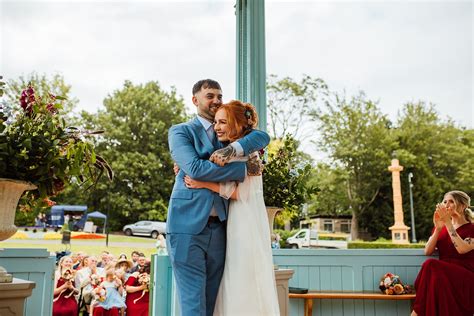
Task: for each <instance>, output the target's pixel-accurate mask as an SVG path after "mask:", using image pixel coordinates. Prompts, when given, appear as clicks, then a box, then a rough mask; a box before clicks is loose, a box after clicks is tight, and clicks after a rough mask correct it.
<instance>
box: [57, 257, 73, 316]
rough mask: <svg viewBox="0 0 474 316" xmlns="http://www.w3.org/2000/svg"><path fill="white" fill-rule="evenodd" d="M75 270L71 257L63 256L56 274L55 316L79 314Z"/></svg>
mask: <svg viewBox="0 0 474 316" xmlns="http://www.w3.org/2000/svg"><path fill="white" fill-rule="evenodd" d="M73 271H74V269H73V268H72V259H71V257H68V256H65V257H62V258H61V259H60V260H59V267H58V270H57V271H56V273H55V275H54V284H55V288H54V299H53V316H74V315H77V301H76V297H75V296H74V295H75V294H77V293H78V290H77V289H76V288H75V287H74V274H73V273H74V272H73Z"/></svg>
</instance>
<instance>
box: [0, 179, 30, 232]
mask: <svg viewBox="0 0 474 316" xmlns="http://www.w3.org/2000/svg"><path fill="white" fill-rule="evenodd" d="M34 189H36V186H35V185H33V184H31V183H29V182H26V181H19V180H12V179H5V178H0V241H2V240H5V239H8V238H10V237H11V236H13V235H14V234H15V233H16V231H17V227H16V226H15V225H14V222H15V212H16V207H17V206H18V201H19V200H20V197H21V196H22V194H23V192H25V191H27V190H34Z"/></svg>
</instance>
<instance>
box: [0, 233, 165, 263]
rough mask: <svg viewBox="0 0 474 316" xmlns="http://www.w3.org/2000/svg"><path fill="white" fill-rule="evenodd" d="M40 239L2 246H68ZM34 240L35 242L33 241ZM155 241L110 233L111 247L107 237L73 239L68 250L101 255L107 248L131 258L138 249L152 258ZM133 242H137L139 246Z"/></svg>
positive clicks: (55, 248) (50, 248) (53, 248)
mask: <svg viewBox="0 0 474 316" xmlns="http://www.w3.org/2000/svg"><path fill="white" fill-rule="evenodd" d="M29 240H31V241H32V243H28V241H29ZM38 240H40V239H23V240H21V242H20V241H18V242H15V240H13V239H10V240H9V241H10V242H8V243H7V242H0V248H43V249H47V250H48V251H49V252H56V251H63V250H65V249H66V246H65V245H63V244H61V240H55V241H54V242H53V243H45V244H40V243H37V242H38ZM33 241H34V242H35V243H33ZM117 243H120V244H117ZM155 243H156V239H151V238H144V237H128V236H123V235H109V247H106V246H105V238H104V239H94V240H81V239H73V240H71V245H70V247H69V246H68V250H70V251H72V252H77V251H84V252H85V253H87V254H89V255H100V253H101V252H102V251H103V250H107V251H109V252H110V253H112V254H114V255H115V256H118V255H119V254H121V253H125V254H126V255H127V257H128V258H130V256H131V253H132V251H134V250H138V251H140V252H143V253H144V254H145V256H146V257H147V258H150V255H152V254H154V253H156V248H155V247H154V245H155ZM133 244H137V246H134V245H133ZM144 244H146V247H144V246H143V245H144Z"/></svg>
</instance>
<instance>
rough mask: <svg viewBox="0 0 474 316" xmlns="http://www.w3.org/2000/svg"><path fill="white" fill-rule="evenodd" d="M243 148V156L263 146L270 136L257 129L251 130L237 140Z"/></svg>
mask: <svg viewBox="0 0 474 316" xmlns="http://www.w3.org/2000/svg"><path fill="white" fill-rule="evenodd" d="M238 142H239V144H240V145H241V146H242V149H243V150H244V156H248V155H249V154H250V153H253V152H254V151H257V150H260V149H262V148H265V147H266V146H267V145H268V144H269V143H270V136H268V134H267V133H265V132H263V131H259V130H253V131H252V132H251V133H249V134H248V135H246V136H245V137H243V138H241V139H239V140H238Z"/></svg>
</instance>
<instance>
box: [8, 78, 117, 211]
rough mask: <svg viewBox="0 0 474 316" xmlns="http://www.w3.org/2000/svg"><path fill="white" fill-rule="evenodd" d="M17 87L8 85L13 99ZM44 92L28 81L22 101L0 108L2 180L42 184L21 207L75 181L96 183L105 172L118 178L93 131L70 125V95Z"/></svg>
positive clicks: (29, 204) (27, 195)
mask: <svg viewBox="0 0 474 316" xmlns="http://www.w3.org/2000/svg"><path fill="white" fill-rule="evenodd" d="M11 86H15V84H12V85H10V86H7V90H6V94H5V95H6V96H8V95H10V100H12V99H13V98H12V97H11V92H12V90H11ZM44 93H45V94H43V95H40V94H38V93H37V91H36V90H35V89H34V87H33V84H31V85H28V86H27V87H24V90H23V91H22V92H21V94H20V95H18V96H17V98H18V99H17V100H16V102H18V100H19V104H16V103H15V104H9V103H8V102H6V101H5V100H3V103H2V107H1V108H0V178H9V179H15V180H23V181H28V182H31V183H32V184H34V185H35V186H36V187H37V189H36V190H32V191H29V192H28V193H27V194H25V196H24V198H23V199H22V203H20V205H23V206H24V204H26V205H27V206H26V208H29V207H30V206H31V205H37V204H38V203H39V204H42V203H44V201H45V200H46V199H47V198H48V197H51V196H55V195H56V194H58V193H59V192H61V191H62V190H63V189H64V187H65V186H66V185H68V183H70V182H71V181H72V179H76V181H78V182H81V183H94V182H95V181H96V180H97V179H98V178H100V176H101V175H102V173H103V172H104V170H107V171H108V172H107V174H108V175H109V177H110V178H111V177H112V171H111V170H110V168H109V166H108V164H107V162H105V160H103V158H102V157H100V156H98V155H97V154H96V152H95V149H94V146H93V144H92V143H91V142H90V141H88V138H89V137H90V136H91V134H93V133H90V132H82V131H80V130H78V129H76V128H74V127H70V126H68V125H67V123H66V120H65V118H64V116H63V115H62V112H61V111H62V108H63V104H62V103H63V102H64V101H65V97H63V96H55V95H52V94H51V93H46V92H44ZM7 99H8V97H7ZM13 100H15V99H13Z"/></svg>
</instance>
